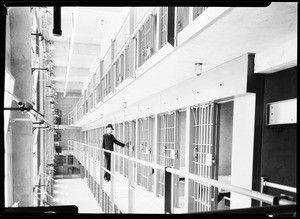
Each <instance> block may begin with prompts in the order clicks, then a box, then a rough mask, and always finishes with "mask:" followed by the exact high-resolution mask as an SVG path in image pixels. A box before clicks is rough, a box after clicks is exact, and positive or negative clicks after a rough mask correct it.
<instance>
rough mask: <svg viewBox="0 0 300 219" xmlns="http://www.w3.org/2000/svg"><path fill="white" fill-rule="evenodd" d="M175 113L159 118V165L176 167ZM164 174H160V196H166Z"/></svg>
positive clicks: (160, 172)
mask: <svg viewBox="0 0 300 219" xmlns="http://www.w3.org/2000/svg"><path fill="white" fill-rule="evenodd" d="M175 115H176V114H175V112H170V113H166V114H162V115H159V117H158V164H160V165H163V166H168V167H175V120H176V116H175ZM164 180H165V179H164V173H163V172H162V171H159V172H158V195H159V196H164Z"/></svg>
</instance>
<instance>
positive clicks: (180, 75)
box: [77, 3, 297, 126]
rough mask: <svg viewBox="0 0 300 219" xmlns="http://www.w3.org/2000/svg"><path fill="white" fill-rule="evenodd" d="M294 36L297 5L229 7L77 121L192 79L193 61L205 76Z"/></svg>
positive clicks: (82, 123) (88, 118)
mask: <svg viewBox="0 0 300 219" xmlns="http://www.w3.org/2000/svg"><path fill="white" fill-rule="evenodd" d="M237 21H239V22H237ZM219 33H222V34H221V35H220V34H219ZM296 37H297V7H295V4H287V3H272V4H271V5H270V6H269V7H266V8H259V7H253V8H241V7H240V8H232V10H230V11H229V12H228V13H227V14H226V15H224V16H223V17H222V19H219V20H218V21H216V22H213V23H212V24H211V25H210V26H208V27H207V28H206V29H205V31H199V32H197V33H196V34H195V35H194V36H192V37H191V38H190V39H188V40H187V43H183V44H182V45H180V46H178V47H175V48H174V49H173V50H172V51H171V52H170V53H169V54H168V55H167V56H166V57H165V58H164V59H161V60H160V61H159V63H157V64H155V65H153V67H152V68H149V70H147V71H146V72H145V73H144V74H142V75H141V76H140V77H138V78H136V79H135V80H134V83H131V84H129V85H128V86H127V87H125V88H124V89H123V90H122V92H119V93H117V94H116V95H114V96H113V97H112V98H110V99H109V100H108V101H106V102H105V104H103V105H101V106H100V107H99V108H97V109H96V110H95V111H94V112H92V113H90V114H88V115H87V116H86V117H85V119H83V120H81V121H80V122H78V124H77V125H78V126H85V125H87V124H88V123H90V122H92V121H93V120H94V119H95V115H100V113H101V114H103V115H104V116H107V115H109V114H112V113H114V112H116V111H118V110H121V109H122V108H123V102H127V105H128V106H129V105H131V104H134V103H135V102H138V101H141V100H142V99H143V98H145V97H149V96H151V95H154V94H156V93H159V92H163V91H164V90H165V89H168V88H170V87H172V86H175V85H176V84H178V83H180V82H183V81H185V80H188V79H190V78H192V77H195V71H194V63H196V62H202V63H204V65H203V71H204V72H205V73H207V74H209V70H210V69H212V68H214V67H216V66H218V65H221V64H223V63H225V62H228V61H230V60H232V59H235V58H237V57H239V56H241V55H244V54H246V53H256V54H257V53H260V52H263V51H265V50H267V49H269V48H272V47H276V46H278V45H280V44H282V43H284V42H286V41H288V40H291V39H295V38H296ZM296 46H297V45H295V47H296ZM175 63H176V64H175ZM166 69H167V70H166ZM157 78H159V80H157ZM145 84H146V85H147V86H145ZM139 91H142V92H139ZM112 109H113V110H114V112H113V111H112Z"/></svg>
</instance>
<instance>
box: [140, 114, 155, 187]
mask: <svg viewBox="0 0 300 219" xmlns="http://www.w3.org/2000/svg"><path fill="white" fill-rule="evenodd" d="M138 123H139V125H138V145H137V150H138V153H137V154H138V158H139V159H141V160H144V161H148V162H150V163H151V162H152V160H153V156H152V151H153V146H152V145H153V136H154V135H153V118H150V117H149V118H148V117H145V118H142V119H139V120H138ZM137 168H138V169H137V174H138V175H137V183H138V185H141V186H143V187H144V188H146V189H147V190H149V191H152V186H153V177H152V167H149V166H145V165H142V164H139V163H138V164H137Z"/></svg>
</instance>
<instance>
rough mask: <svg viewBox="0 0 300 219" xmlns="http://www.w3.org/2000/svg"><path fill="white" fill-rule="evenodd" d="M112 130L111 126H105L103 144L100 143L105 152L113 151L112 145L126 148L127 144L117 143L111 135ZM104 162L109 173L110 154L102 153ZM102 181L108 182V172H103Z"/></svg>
mask: <svg viewBox="0 0 300 219" xmlns="http://www.w3.org/2000/svg"><path fill="white" fill-rule="evenodd" d="M113 130H114V128H113V126H112V124H108V125H107V126H106V134H104V135H103V142H102V148H104V149H106V150H110V151H113V150H114V145H113V143H115V144H117V145H119V146H121V147H124V146H126V147H128V146H129V143H126V144H123V143H121V142H119V141H118V140H117V139H116V138H115V136H114V135H113V134H112V131H113ZM104 156H105V160H106V169H108V170H109V171H110V156H111V154H110V153H108V152H104ZM104 179H105V180H107V181H109V180H110V174H109V173H108V172H105V174H104Z"/></svg>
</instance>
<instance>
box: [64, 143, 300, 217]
mask: <svg viewBox="0 0 300 219" xmlns="http://www.w3.org/2000/svg"><path fill="white" fill-rule="evenodd" d="M71 142H72V145H71ZM73 143H76V146H77V145H78V144H79V145H82V146H85V147H88V148H94V149H96V150H100V152H107V153H110V154H112V155H114V156H120V157H123V158H125V159H128V160H131V161H133V162H136V163H139V164H143V165H145V166H150V167H152V168H156V169H159V170H162V171H164V174H165V183H164V186H165V197H164V200H165V213H172V212H173V211H172V206H171V203H172V199H173V197H172V183H171V181H172V174H175V175H178V176H181V177H185V178H187V179H191V180H194V181H198V182H201V183H203V184H206V185H209V186H214V187H218V188H222V189H225V190H228V191H231V192H235V193H238V194H241V195H245V196H248V197H250V198H252V199H255V200H258V201H262V202H264V203H268V204H271V205H275V203H276V202H277V203H276V204H278V205H289V206H295V205H296V203H295V202H294V201H291V200H287V199H281V198H280V197H276V196H272V195H268V194H264V193H261V192H258V191H253V190H249V189H245V188H242V187H239V186H234V185H230V184H226V183H223V182H219V181H218V180H214V179H210V178H206V177H202V176H199V175H195V174H192V173H189V172H185V171H181V170H178V169H174V168H170V167H165V166H162V165H158V164H155V163H151V162H147V161H144V160H140V159H138V158H134V157H131V156H128V155H124V154H120V153H117V152H115V151H109V150H106V149H103V148H98V147H95V146H91V145H87V144H84V143H81V142H75V141H69V144H68V150H69V151H72V150H74V149H75V150H77V151H78V152H80V153H84V152H82V151H80V150H79V149H77V148H75V147H76V146H73ZM82 149H84V147H82ZM89 159H90V158H89ZM100 165H101V162H100ZM111 166H112V167H113V165H111ZM101 169H103V170H105V171H107V172H109V173H110V174H112V175H113V176H114V174H113V173H112V172H111V171H109V170H107V169H106V168H105V167H102V166H101ZM289 209H290V208H289ZM293 209H294V208H293Z"/></svg>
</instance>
